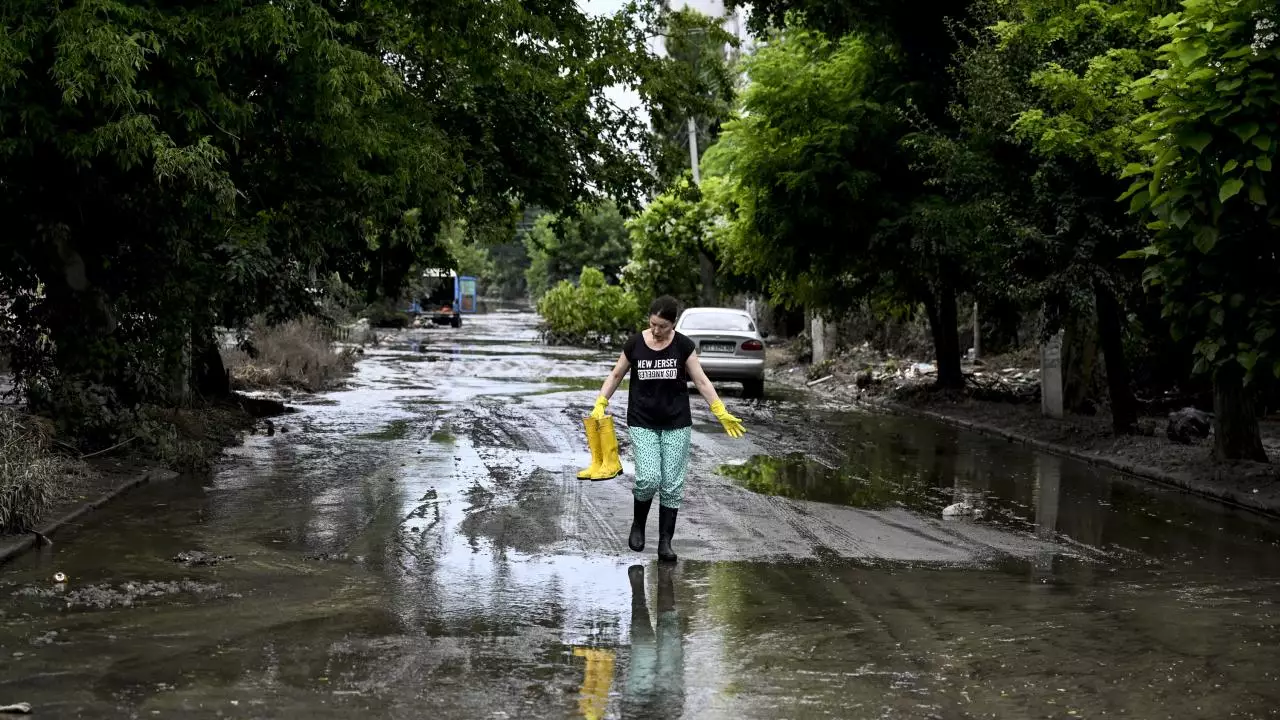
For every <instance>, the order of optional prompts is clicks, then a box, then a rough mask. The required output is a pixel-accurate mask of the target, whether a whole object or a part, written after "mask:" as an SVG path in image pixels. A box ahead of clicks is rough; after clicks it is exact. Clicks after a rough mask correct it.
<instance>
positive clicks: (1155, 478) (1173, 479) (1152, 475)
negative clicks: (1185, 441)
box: [856, 399, 1280, 518]
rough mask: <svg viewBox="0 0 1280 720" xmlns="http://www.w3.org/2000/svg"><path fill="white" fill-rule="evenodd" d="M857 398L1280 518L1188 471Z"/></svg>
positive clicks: (1274, 510) (1274, 511)
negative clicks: (1178, 471)
mask: <svg viewBox="0 0 1280 720" xmlns="http://www.w3.org/2000/svg"><path fill="white" fill-rule="evenodd" d="M856 402H857V403H859V404H863V405H866V406H868V407H872V408H876V409H879V410H883V411H886V412H890V413H894V414H897V415H908V416H915V417H920V418H925V419H927V420H933V421H935V422H940V423H944V424H946V425H951V426H954V427H959V428H963V429H965V430H970V431H973V432H977V433H981V434H983V435H994V436H996V437H1001V438H1004V439H1006V440H1010V441H1012V442H1017V443H1021V444H1023V445H1027V446H1029V447H1032V448H1035V449H1037V450H1041V451H1044V452H1047V453H1052V454H1054V455H1061V456H1063V457H1068V458H1071V459H1073V460H1079V461H1081V462H1084V463H1087V464H1089V465H1093V466H1095V467H1103V468H1107V469H1108V470H1115V471H1116V472H1121V473H1124V474H1126V475H1132V476H1134V477H1138V478H1141V479H1143V480H1148V481H1151V482H1154V483H1157V484H1159V485H1166V486H1169V487H1172V488H1176V489H1178V490H1182V491H1184V492H1187V493H1190V494H1192V495H1198V496H1200V497H1203V498H1206V499H1209V500H1214V501H1216V502H1220V503H1223V504H1226V505H1230V506H1232V507H1236V508H1240V509H1241V510H1248V511H1250V512H1254V513H1257V514H1259V515H1263V516H1266V517H1270V518H1280V510H1277V509H1275V508H1270V507H1265V506H1262V505H1258V504H1256V503H1251V502H1249V500H1251V499H1252V498H1250V497H1248V496H1247V495H1246V496H1243V497H1242V496H1241V495H1239V494H1238V493H1234V492H1232V491H1231V490H1229V489H1227V488H1222V487H1218V486H1215V485H1213V484H1211V483H1206V482H1202V481H1198V480H1196V479H1195V478H1192V477H1190V476H1187V475H1180V474H1174V473H1167V472H1164V471H1161V470H1157V469H1156V468H1153V467H1150V466H1147V465H1138V464H1135V463H1130V462H1126V461H1124V460H1120V459H1118V458H1114V457H1110V456H1107V455H1098V454H1097V453H1091V452H1087V451H1084V450H1077V449H1075V448H1072V447H1068V446H1066V445H1058V444H1057V443H1051V442H1048V441H1046V440H1039V439H1037V438H1033V437H1029V436H1027V435H1023V434H1021V433H1017V432H1014V431H1012V430H1006V429H1004V428H1002V427H997V426H995V425H988V424H986V423H977V422H973V421H970V420H962V419H960V418H956V417H951V416H949V415H947V414H945V413H940V412H937V411H934V410H923V409H920V408H914V407H911V406H909V405H902V404H900V403H895V402H888V401H884V400H866V399H860V400H857V401H856Z"/></svg>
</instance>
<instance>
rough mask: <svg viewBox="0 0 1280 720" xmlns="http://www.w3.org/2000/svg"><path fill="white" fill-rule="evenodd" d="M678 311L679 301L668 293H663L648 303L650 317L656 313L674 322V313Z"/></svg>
mask: <svg viewBox="0 0 1280 720" xmlns="http://www.w3.org/2000/svg"><path fill="white" fill-rule="evenodd" d="M679 312H680V303H679V302H678V301H677V300H676V299H675V298H673V297H671V296H670V295H663V296H662V297H660V298H658V299H657V300H654V301H653V302H652V303H649V316H650V317H653V316H654V315H657V316H658V317H660V318H662V319H663V320H666V321H667V322H675V321H676V315H677V314H679Z"/></svg>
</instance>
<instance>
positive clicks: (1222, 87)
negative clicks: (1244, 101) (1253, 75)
mask: <svg viewBox="0 0 1280 720" xmlns="http://www.w3.org/2000/svg"><path fill="white" fill-rule="evenodd" d="M1243 84H1244V78H1230V79H1228V80H1219V81H1218V86H1217V89H1218V92H1231V91H1232V90H1235V89H1236V88H1238V87H1240V86H1241V85H1243Z"/></svg>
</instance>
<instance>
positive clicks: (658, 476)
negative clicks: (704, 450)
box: [631, 427, 693, 509]
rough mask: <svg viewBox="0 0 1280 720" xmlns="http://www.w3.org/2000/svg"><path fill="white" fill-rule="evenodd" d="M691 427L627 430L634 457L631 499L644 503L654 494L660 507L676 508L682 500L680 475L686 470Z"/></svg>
mask: <svg viewBox="0 0 1280 720" xmlns="http://www.w3.org/2000/svg"><path fill="white" fill-rule="evenodd" d="M692 436H693V429H692V428H687V427H686V428H679V429H677V430H650V429H648V428H638V427H633V428H631V449H632V452H634V453H635V456H636V486H635V490H634V493H635V497H636V499H637V500H639V501H641V502H644V501H645V500H651V499H652V498H653V496H654V495H655V494H657V495H658V500H659V502H660V503H661V504H662V505H663V507H669V508H677V509H678V508H679V507H680V501H682V500H683V499H684V475H685V471H686V470H687V469H688V468H689V440H690V438H691V437H692Z"/></svg>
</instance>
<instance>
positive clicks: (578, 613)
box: [0, 313, 1280, 719]
mask: <svg viewBox="0 0 1280 720" xmlns="http://www.w3.org/2000/svg"><path fill="white" fill-rule="evenodd" d="M533 322H534V318H532V317H531V316H529V315H525V314H518V313H497V314H491V315H485V316H480V317H476V318H474V319H470V320H469V321H468V324H467V325H466V326H465V327H464V328H462V329H461V330H460V331H454V330H449V329H430V330H423V331H414V332H412V333H409V334H405V335H403V336H400V337H398V338H396V339H395V341H394V342H392V343H390V344H388V345H386V346H384V347H383V348H382V349H380V350H377V351H375V352H371V353H368V354H367V355H366V356H365V359H364V360H363V362H361V363H360V365H359V367H358V375H357V377H356V378H355V379H354V382H353V383H352V386H351V387H350V389H348V390H346V391H343V392H337V393H332V394H329V395H326V396H323V397H320V398H314V399H312V400H311V401H309V402H307V403H305V404H303V405H301V412H300V413H298V414H296V415H293V416H290V417H288V418H285V419H283V420H282V423H283V425H284V426H286V427H287V430H288V431H287V432H277V433H276V434H275V435H274V436H270V437H268V436H265V435H255V436H252V437H250V438H248V440H247V442H246V443H245V444H244V445H243V446H242V447H238V448H235V449H233V450H231V451H229V452H228V455H227V457H226V458H225V461H224V462H223V463H222V464H221V465H220V466H219V468H218V469H217V471H216V473H215V474H214V476H213V477H211V478H184V479H180V480H177V481H174V482H172V483H167V484H163V485H157V486H152V487H147V488H144V489H141V490H139V491H137V492H136V493H134V494H132V495H129V496H127V497H126V498H125V499H123V500H122V501H120V502H118V503H116V504H114V505H112V506H110V507H108V508H106V509H104V510H102V511H100V512H98V513H95V514H93V515H91V516H90V517H89V518H87V519H86V520H85V522H84V523H83V524H82V525H80V526H79V527H77V528H75V529H74V530H73V531H70V532H67V533H65V534H63V535H61V536H60V537H59V538H58V542H57V544H56V545H55V546H54V547H53V548H49V549H46V550H45V551H44V552H43V553H42V554H33V555H28V556H26V557H24V558H22V559H20V560H18V561H16V562H15V563H13V564H11V565H8V566H6V567H5V568H4V569H3V570H0V705H3V704H7V703H12V702H28V703H31V704H32V706H33V707H34V709H35V711H36V713H37V716H38V717H50V718H130V717H134V718H151V717H175V718H215V717H223V718H352V717H357V718H373V717H377V718H455V717H456V718H568V717H591V718H595V717H625V718H677V717H686V718H733V719H739V718H813V717H838V718H1099V717H1132V718H1166V717H1167V718H1175V717H1176V718H1215V719H1216V718H1262V717H1276V716H1277V714H1278V713H1280V711H1278V710H1277V708H1278V707H1280V698H1278V697H1277V695H1280V685H1278V684H1277V682H1276V680H1277V678H1276V673H1277V671H1278V669H1277V663H1276V660H1277V657H1280V655H1278V653H1277V639H1278V637H1277V636H1278V634H1280V632H1278V631H1277V626H1276V623H1277V620H1278V619H1280V607H1277V605H1276V600H1277V597H1280V594H1278V592H1277V591H1278V590H1280V551H1278V547H1277V546H1278V544H1280V526H1278V525H1277V524H1276V523H1273V522H1271V521H1268V520H1264V519H1261V518H1258V517H1255V516H1251V515H1248V514H1244V513H1240V512H1236V511H1232V510H1229V509H1226V508H1223V507H1220V506H1217V505H1213V504H1210V503H1207V502H1203V501H1198V500H1195V499H1192V498H1189V497H1186V496H1183V495H1180V494H1177V493H1175V492H1172V491H1164V490H1161V489H1158V488H1153V487H1151V486H1150V485H1147V484H1144V483H1141V482H1138V481H1131V480H1127V479H1125V478H1122V477H1118V476H1114V475H1109V474H1106V473H1102V472H1100V471H1095V470H1092V469H1090V468H1087V467H1084V466H1081V465H1079V464H1075V463H1072V462H1070V461H1066V460H1062V459H1058V458H1054V457H1050V456H1045V455H1039V454H1035V453H1032V452H1029V451H1027V450H1026V449H1025V448H1022V447H1019V446H1015V445H1011V444H1008V443H1005V442H1003V441H992V440H987V439H983V438H979V437H975V436H972V435H969V434H965V433H963V432H960V431H957V430H953V429H949V428H945V427H940V426H936V425H931V424H926V423H921V422H917V421H906V420H902V419H897V418H890V417H880V416H872V415H858V414H848V413H840V412H837V411H835V410H834V409H832V408H829V407H826V406H825V404H824V402H823V398H822V397H821V395H818V394H815V395H812V396H809V395H804V396H801V395H791V394H786V393H783V392H780V391H777V390H772V389H771V391H770V394H769V396H768V397H767V398H766V399H765V400H763V401H747V400H742V399H740V398H738V397H737V396H736V395H737V394H736V392H735V391H734V390H732V389H728V390H727V391H726V395H727V396H728V397H727V398H726V400H727V403H728V405H729V409H730V411H732V412H734V413H735V414H737V415H738V416H740V417H742V418H743V419H744V421H745V422H746V424H747V427H748V429H749V434H748V435H747V437H746V438H744V439H742V440H738V441H734V440H731V439H729V438H728V437H726V436H725V435H724V433H723V432H722V431H721V429H720V427H719V425H718V424H717V423H715V422H714V420H713V419H712V418H711V416H710V414H709V413H708V412H707V410H706V408H705V405H704V404H703V403H702V402H701V401H700V400H699V399H697V398H695V400H694V403H695V404H694V407H695V428H694V450H693V465H692V469H691V472H690V476H689V477H690V479H689V485H688V492H687V495H686V500H685V507H684V509H682V511H681V514H680V522H679V524H678V527H677V532H676V540H675V549H676V551H677V552H678V553H679V554H680V557H681V560H680V562H679V564H678V565H677V566H675V568H674V569H668V568H659V567H658V565H657V564H656V562H655V555H654V550H655V546H656V536H655V534H656V525H657V522H656V519H652V520H651V521H650V523H649V534H650V537H649V547H648V550H647V551H646V552H645V553H644V554H635V553H631V552H630V551H629V550H627V548H626V539H625V535H626V531H627V528H628V526H629V523H630V509H631V505H630V490H629V485H628V482H629V479H628V476H627V475H624V476H623V477H621V478H618V479H616V480H612V481H606V482H597V483H589V482H583V481H579V480H577V479H576V478H575V477H574V473H575V471H576V470H577V469H578V468H580V467H582V466H583V465H584V464H585V463H586V461H587V452H586V443H585V439H584V438H583V433H582V426H581V418H582V417H583V415H584V414H585V413H586V412H587V411H588V410H589V408H590V406H591V402H592V400H593V398H594V395H595V390H596V388H597V387H598V385H599V382H600V379H601V378H602V376H603V374H604V373H605V372H606V371H607V369H608V367H609V364H610V362H611V361H612V359H613V358H612V357H611V356H608V355H602V354H598V353H592V352H588V351H580V350H573V349H564V348H555V349H550V348H544V347H542V346H540V345H538V344H537V341H536V336H535V334H534V331H533ZM624 407H625V393H620V395H619V399H618V401H617V402H615V403H614V406H613V408H612V412H614V413H615V414H617V415H622V414H623V412H624ZM280 429H281V430H283V429H285V428H280ZM620 439H621V440H622V441H623V443H624V451H625V436H624V437H621V438H620ZM628 471H629V468H628ZM959 501H966V502H968V503H969V504H970V505H972V506H973V507H974V508H975V510H976V512H977V516H975V517H969V518H959V519H950V518H947V519H944V518H943V517H942V509H943V508H944V507H945V506H947V505H950V504H952V503H955V502H959ZM636 566H638V567H636ZM57 572H62V573H66V575H67V576H68V578H69V579H68V581H67V582H66V583H63V584H57V583H55V582H54V581H53V579H52V578H53V576H54V574H55V573H57Z"/></svg>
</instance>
